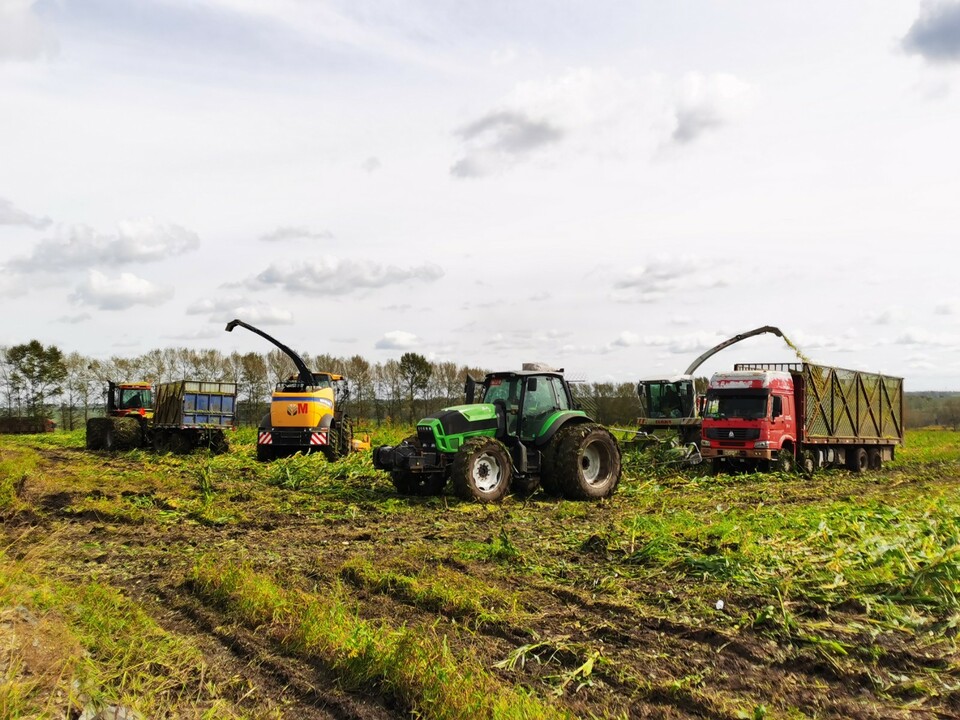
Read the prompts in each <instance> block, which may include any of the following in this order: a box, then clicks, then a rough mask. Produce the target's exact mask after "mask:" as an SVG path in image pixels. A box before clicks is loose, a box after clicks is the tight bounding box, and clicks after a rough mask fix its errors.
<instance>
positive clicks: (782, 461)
mask: <svg viewBox="0 0 960 720" xmlns="http://www.w3.org/2000/svg"><path fill="white" fill-rule="evenodd" d="M793 467H794V460H793V453H792V452H791V451H790V448H781V449H780V450H779V451H778V452H777V457H776V459H775V460H774V461H773V469H774V470H776V471H777V472H781V473H792V472H793Z"/></svg>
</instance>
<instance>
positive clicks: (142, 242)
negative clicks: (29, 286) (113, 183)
mask: <svg viewBox="0 0 960 720" xmlns="http://www.w3.org/2000/svg"><path fill="white" fill-rule="evenodd" d="M199 245H200V238H199V237H197V234H196V233H194V232H191V231H190V230H186V229H184V228H182V227H180V226H179V225H162V224H160V223H156V222H154V221H153V220H151V219H146V220H126V221H123V222H121V223H119V224H118V225H117V232H116V234H115V235H111V236H104V235H98V234H96V233H95V232H94V231H93V230H92V229H91V228H89V227H86V226H83V225H76V226H72V227H70V228H67V229H66V230H65V231H64V232H63V233H61V234H59V235H58V236H57V237H53V238H47V239H44V240H41V241H40V242H39V243H37V244H36V245H35V246H34V248H33V252H32V253H31V254H30V255H28V256H26V257H21V258H14V259H13V260H11V261H10V262H9V263H8V267H10V268H13V269H14V270H20V271H21V272H28V273H29V272H57V271H72V270H76V269H77V268H89V267H95V266H98V265H107V266H112V265H124V264H129V263H145V262H153V261H157V260H164V259H166V258H169V257H174V256H177V255H182V254H184V253H187V252H190V251H192V250H195V249H196V248H197V247H199Z"/></svg>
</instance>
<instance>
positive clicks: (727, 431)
mask: <svg viewBox="0 0 960 720" xmlns="http://www.w3.org/2000/svg"><path fill="white" fill-rule="evenodd" d="M759 437H760V428H713V427H712V428H707V439H708V440H756V439H757V438H759Z"/></svg>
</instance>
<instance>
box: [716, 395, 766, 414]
mask: <svg viewBox="0 0 960 720" xmlns="http://www.w3.org/2000/svg"><path fill="white" fill-rule="evenodd" d="M703 415H704V417H708V418H713V419H719V418H745V419H748V420H759V419H760V418H763V417H766V416H767V395H766V393H762V394H761V393H756V394H750V395H745V394H736V395H727V394H723V395H720V394H714V393H707V404H706V408H705V410H704V413H703Z"/></svg>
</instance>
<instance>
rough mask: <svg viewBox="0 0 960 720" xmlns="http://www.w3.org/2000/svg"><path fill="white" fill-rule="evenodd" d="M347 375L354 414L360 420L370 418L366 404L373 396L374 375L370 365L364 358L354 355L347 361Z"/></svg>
mask: <svg viewBox="0 0 960 720" xmlns="http://www.w3.org/2000/svg"><path fill="white" fill-rule="evenodd" d="M346 374H347V380H348V382H349V383H350V395H351V398H352V403H353V410H352V413H353V414H354V415H355V416H356V417H358V418H362V417H369V411H368V409H367V407H366V404H365V402H366V401H367V400H369V398H370V397H371V396H372V394H373V373H372V371H371V367H370V363H369V362H367V360H365V359H364V358H363V357H362V356H360V355H354V356H353V357H351V358H350V359H349V360H347V367H346Z"/></svg>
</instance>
